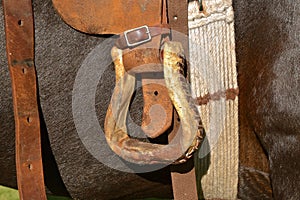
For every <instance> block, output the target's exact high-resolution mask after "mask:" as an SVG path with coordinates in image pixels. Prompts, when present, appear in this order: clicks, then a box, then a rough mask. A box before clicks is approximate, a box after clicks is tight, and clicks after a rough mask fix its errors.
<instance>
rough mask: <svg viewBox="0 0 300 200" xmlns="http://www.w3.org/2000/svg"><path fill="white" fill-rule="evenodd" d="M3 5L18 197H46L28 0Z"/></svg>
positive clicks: (32, 199)
mask: <svg viewBox="0 0 300 200" xmlns="http://www.w3.org/2000/svg"><path fill="white" fill-rule="evenodd" d="M3 8H4V15H5V33H6V51H7V57H8V65H9V70H10V75H11V81H12V93H13V105H14V116H15V132H16V167H17V180H18V189H19V194H20V199H22V200H23V199H25V200H41V199H46V193H45V186H44V175H43V165H42V154H41V135H40V120H39V112H38V104H37V86H36V71H35V66H34V25H33V11H32V1H31V0H3Z"/></svg>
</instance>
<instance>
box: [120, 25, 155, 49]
mask: <svg viewBox="0 0 300 200" xmlns="http://www.w3.org/2000/svg"><path fill="white" fill-rule="evenodd" d="M143 29H145V30H143ZM138 31H140V32H142V33H146V36H147V37H146V38H143V37H142V38H141V39H138V40H137V39H136V40H137V41H135V40H134V41H130V39H129V38H130V37H129V35H130V34H132V33H134V32H138ZM137 35H138V36H140V34H139V33H137ZM124 36H125V40H126V44H127V46H128V47H133V46H137V45H140V44H143V43H146V42H149V41H150V40H151V38H152V37H151V34H150V30H149V27H148V26H147V25H144V26H140V27H137V28H134V29H130V30H127V31H125V32H124ZM138 36H137V37H138ZM137 37H136V38H137ZM131 40H132V39H131Z"/></svg>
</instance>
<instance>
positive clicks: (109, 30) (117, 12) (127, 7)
mask: <svg viewBox="0 0 300 200" xmlns="http://www.w3.org/2000/svg"><path fill="white" fill-rule="evenodd" d="M52 2H53V5H54V7H55V9H56V10H57V12H58V13H59V15H60V16H61V17H62V19H63V20H64V21H65V22H66V23H67V24H69V25H70V26H72V27H73V28H75V29H77V30H79V31H82V32H85V33H89V34H119V33H121V32H124V31H125V30H128V29H132V28H135V27H139V26H143V25H148V26H154V25H157V24H160V22H161V13H162V1H157V0H126V1H124V0H111V1H107V0H68V1H61V0H52Z"/></svg>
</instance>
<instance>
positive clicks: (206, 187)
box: [189, 0, 239, 199]
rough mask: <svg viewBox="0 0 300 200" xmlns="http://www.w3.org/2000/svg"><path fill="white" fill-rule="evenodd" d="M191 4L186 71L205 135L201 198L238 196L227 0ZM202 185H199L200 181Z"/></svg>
mask: <svg viewBox="0 0 300 200" xmlns="http://www.w3.org/2000/svg"><path fill="white" fill-rule="evenodd" d="M203 8H204V11H203V12H200V11H199V3H198V1H193V2H190V3H189V35H190V39H189V40H190V41H189V42H190V58H191V59H190V63H191V65H190V69H191V88H192V92H193V97H194V98H195V99H197V100H198V103H199V106H198V109H199V111H200V113H201V118H202V120H203V124H204V127H205V132H206V135H207V138H206V140H205V142H204V144H203V145H202V147H201V149H200V151H199V154H198V158H199V160H198V162H197V163H196V169H197V170H198V171H199V174H198V177H197V178H198V184H199V188H200V192H199V197H200V198H205V199H237V189H238V188H237V184H238V154H239V138H238V98H237V95H238V85H237V72H236V57H235V40H234V19H233V16H234V14H233V9H232V1H231V0H203ZM200 183H201V184H200Z"/></svg>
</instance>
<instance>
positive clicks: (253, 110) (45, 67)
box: [0, 0, 300, 199]
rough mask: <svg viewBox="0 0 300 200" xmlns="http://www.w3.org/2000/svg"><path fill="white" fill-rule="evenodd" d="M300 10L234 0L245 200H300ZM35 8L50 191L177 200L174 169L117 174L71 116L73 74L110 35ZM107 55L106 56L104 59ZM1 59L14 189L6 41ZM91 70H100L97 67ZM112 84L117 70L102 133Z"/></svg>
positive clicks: (2, 112) (3, 162)
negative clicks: (98, 155)
mask: <svg viewBox="0 0 300 200" xmlns="http://www.w3.org/2000/svg"><path fill="white" fill-rule="evenodd" d="M299 4H300V1H299V0H294V1H291V0H282V1H279V0H272V1H271V0H252V1H250V0H241V1H236V0H234V1H233V7H234V10H235V35H236V53H237V70H238V83H239V126H240V130H239V132H240V158H239V160H240V161H239V162H240V163H239V185H238V188H239V190H238V198H241V199H273V198H274V199H299V198H300V192H299V191H300V186H299V185H300V184H299V182H300V160H299V155H300V132H299V129H298V127H300V116H299V115H300V110H299V109H300V108H299V96H300V94H299V91H300V88H299V87H300V86H299V70H300V67H299V63H300V62H299V57H300V56H299V51H298V47H299V42H300V41H299V34H298V33H299V27H300V21H299V19H298V17H297V16H298V15H299V12H300V9H299V6H297V5H299ZM33 8H34V15H35V33H36V34H35V56H36V57H35V59H36V68H37V76H38V89H39V90H38V93H39V94H38V95H39V110H40V117H41V134H42V153H43V165H44V176H45V185H46V190H47V193H48V194H54V195H60V196H69V197H72V198H75V199H138V198H147V197H157V198H172V188H171V178H170V175H169V171H170V169H169V167H165V168H162V169H160V170H157V171H153V172H143V173H136V174H135V173H130V172H124V171H123V172H122V171H119V170H115V169H112V168H110V167H107V166H106V165H104V164H103V163H101V162H99V161H98V160H97V159H96V158H95V157H93V156H92V155H91V153H90V152H89V151H88V150H87V149H86V148H85V146H84V144H83V143H82V140H81V138H80V137H79V135H78V134H77V130H76V127H75V124H74V121H73V115H72V92H73V91H72V90H73V86H74V82H75V79H76V74H77V72H78V70H79V68H80V67H81V65H82V63H83V61H84V59H85V58H86V57H87V56H88V54H89V52H90V51H91V50H92V49H94V48H95V47H97V46H98V45H101V44H102V43H103V42H104V41H105V40H107V38H108V36H98V35H89V34H83V33H81V32H78V31H76V30H74V29H73V28H71V27H70V26H68V25H66V24H65V23H64V22H63V21H62V19H61V18H60V17H59V16H58V15H57V13H56V12H55V10H54V8H53V6H52V2H51V1H50V0H41V1H34V2H33ZM0 16H1V17H0V18H1V19H0V38H1V41H5V36H4V25H3V13H2V7H1V9H0ZM110 48H111V47H110V46H107V47H105V48H103V49H101V51H102V52H104V55H107V57H108V58H107V59H109V54H110ZM0 52H3V53H1V55H0V59H1V62H0V63H1V67H0V70H1V73H0V88H1V90H0V97H1V98H0V138H1V139H0V158H1V159H0V168H1V173H2V176H0V184H1V185H5V186H8V187H12V188H17V182H16V170H15V156H14V155H15V144H14V141H15V135H14V118H13V104H12V97H11V96H12V94H11V83H10V79H9V72H8V69H7V60H6V55H5V53H4V52H5V44H4V42H2V43H1V45H0ZM91 64H93V65H99V63H97V61H94V63H93V62H92V63H91ZM114 79H115V77H114V68H113V65H111V64H110V65H108V66H106V68H105V71H104V75H103V76H101V79H100V80H99V83H98V86H97V90H96V96H95V105H96V106H95V108H96V112H97V118H98V120H99V123H100V126H101V127H103V126H104V119H105V114H106V110H107V107H108V105H109V101H110V97H111V95H112V91H113V86H114ZM138 94H139V93H138V92H137V98H135V99H134V100H133V102H132V105H131V109H130V115H131V116H132V118H133V120H137V124H138V123H140V122H139V121H138V119H139V116H141V105H142V103H141V101H142V98H141V97H140V98H139V96H138ZM86 131H87V132H88V131H89V129H87V130H86ZM91 142H92V141H91ZM92 145H99V144H94V143H93V142H92ZM100 145H105V144H100Z"/></svg>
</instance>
